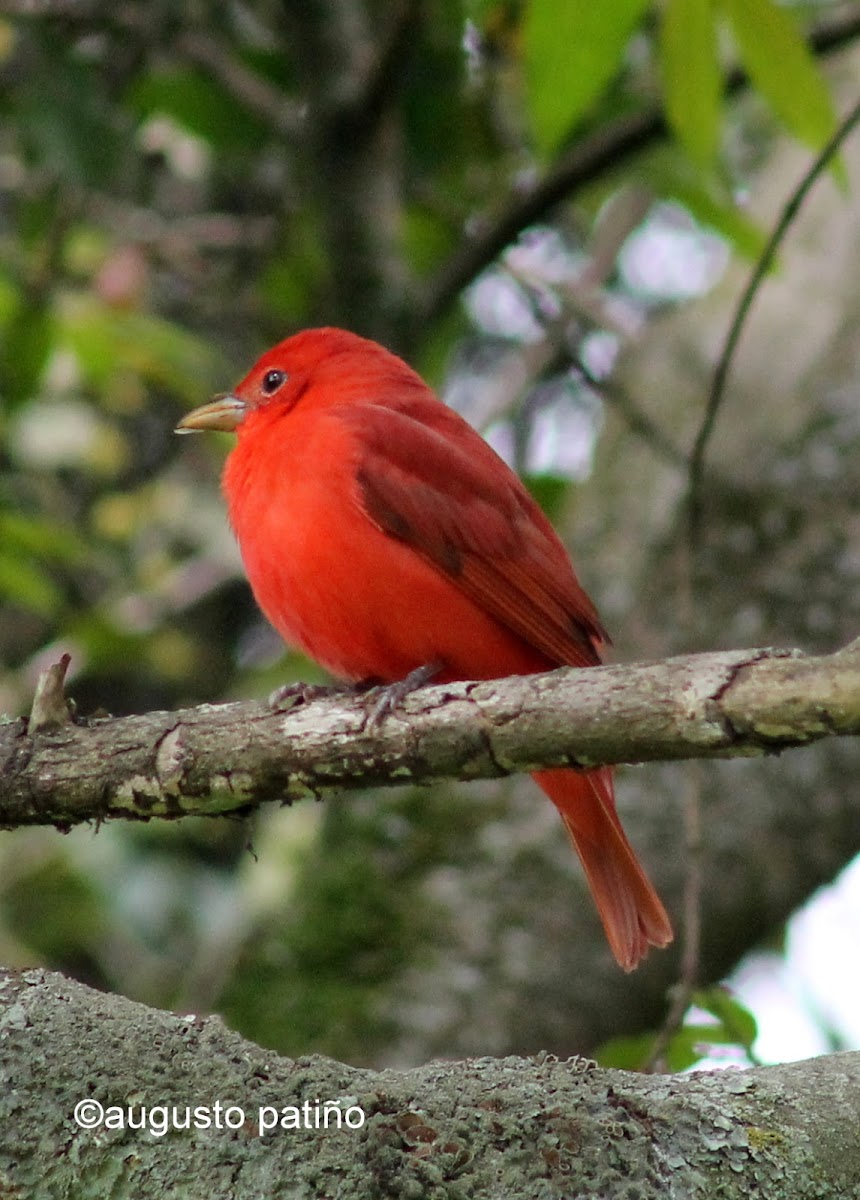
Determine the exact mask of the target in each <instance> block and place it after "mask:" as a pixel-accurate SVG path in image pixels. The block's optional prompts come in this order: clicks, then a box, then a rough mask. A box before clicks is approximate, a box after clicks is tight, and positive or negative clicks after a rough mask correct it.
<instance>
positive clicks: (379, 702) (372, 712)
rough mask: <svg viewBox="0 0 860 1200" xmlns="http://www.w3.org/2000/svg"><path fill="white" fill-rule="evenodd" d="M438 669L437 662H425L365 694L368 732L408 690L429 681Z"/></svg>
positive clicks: (380, 722) (392, 708) (389, 712)
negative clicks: (403, 675)
mask: <svg viewBox="0 0 860 1200" xmlns="http://www.w3.org/2000/svg"><path fill="white" fill-rule="evenodd" d="M440 670H441V667H440V665H439V663H435V662H434V663H425V665H424V666H422V667H416V668H415V670H414V671H410V672H409V674H408V675H407V676H406V677H405V678H403V679H398V680H396V682H394V683H386V684H381V685H380V686H378V687H375V688H373V689H372V690H371V691H370V692H369V693H368V696H367V701H368V713H367V722H366V725H365V728H366V729H367V730H368V732H371V733H372V732H374V731H375V730H377V729H378V728H379V726H380V725H381V724H382V722H383V721H384V720H385V718H386V717H387V716H389V715H390V714H391V713H392V712H393V711H394V710H395V709H396V708H398V707H399V706H400V704H401V703H402V702H403V701H404V700H405V699H406V697H407V696H408V695H409V693H410V692H414V691H416V690H417V689H418V688H420V687H423V686H424V684H425V683H429V682H430V681H431V679H433V677H434V676H435V675H438V674H439V671H440Z"/></svg>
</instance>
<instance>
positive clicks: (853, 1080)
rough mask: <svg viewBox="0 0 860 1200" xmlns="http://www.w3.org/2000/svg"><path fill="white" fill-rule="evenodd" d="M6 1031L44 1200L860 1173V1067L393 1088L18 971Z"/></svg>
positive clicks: (4, 1109) (554, 1075) (480, 1192)
mask: <svg viewBox="0 0 860 1200" xmlns="http://www.w3.org/2000/svg"><path fill="white" fill-rule="evenodd" d="M0 1028H2V1030H3V1036H2V1038H0V1080H2V1081H3V1083H4V1085H5V1086H3V1087H0V1172H2V1179H3V1183H4V1189H5V1190H6V1191H7V1192H8V1194H9V1195H12V1194H14V1195H16V1196H29V1197H33V1198H34V1200H35V1198H38V1197H46V1198H47V1197H54V1196H61V1195H62V1196H68V1195H74V1196H76V1197H80V1198H81V1200H86V1198H88V1197H102V1196H104V1195H106V1194H108V1192H109V1194H110V1195H111V1196H112V1197H114V1198H115V1200H123V1198H124V1197H127V1196H128V1197H130V1196H133V1197H134V1198H135V1200H149V1198H155V1197H158V1198H159V1200H160V1198H161V1197H163V1196H167V1195H171V1196H179V1195H192V1194H193V1195H201V1196H202V1195H205V1196H208V1197H212V1198H213V1200H217V1198H219V1197H222V1196H223V1197H227V1196H229V1197H231V1200H245V1198H246V1197H252V1196H253V1197H256V1196H262V1195H266V1196H269V1195H281V1194H283V1193H284V1189H286V1190H288V1191H289V1194H290V1195H291V1196H294V1197H296V1198H297V1200H303V1198H305V1197H313V1196H320V1195H326V1196H332V1197H335V1196H338V1197H340V1196H349V1197H350V1200H370V1198H371V1197H375V1198H378V1197H382V1196H386V1197H389V1198H390V1200H397V1198H398V1197H407V1196H418V1195H421V1196H430V1195H432V1196H434V1197H437V1198H438V1200H446V1198H447V1197H451V1200H454V1198H455V1197H465V1196H487V1197H492V1196H508V1197H537V1196H546V1197H555V1196H585V1195H589V1196H591V1195H600V1196H606V1197H621V1196H622V1195H623V1196H631V1197H632V1196H633V1195H634V1194H635V1195H636V1196H637V1197H640V1198H641V1200H651V1198H652V1197H653V1198H657V1197H662V1196H665V1195H667V1190H668V1193H671V1194H672V1195H678V1196H694V1195H695V1196H699V1195H702V1196H704V1195H709V1196H716V1195H720V1196H725V1197H727V1198H729V1197H734V1196H744V1195H753V1194H755V1195H766V1196H768V1197H769V1198H770V1200H784V1198H786V1197H792V1198H796V1197H800V1196H812V1195H813V1194H814V1195H815V1196H819V1197H848V1196H853V1195H856V1181H857V1179H858V1178H860V1149H859V1148H858V1146H860V1144H859V1143H858V1141H857V1137H856V1125H857V1106H858V1098H860V1054H840V1055H831V1056H828V1057H824V1058H818V1059H813V1060H811V1061H809V1062H801V1063H792V1064H790V1065H788V1066H778V1067H760V1068H755V1069H753V1070H749V1071H742V1072H738V1071H718V1072H712V1073H710V1074H708V1073H702V1074H696V1075H687V1076H653V1075H651V1076H647V1075H635V1074H633V1073H630V1072H622V1071H606V1070H600V1069H598V1068H597V1067H596V1065H595V1064H594V1063H593V1062H591V1061H590V1060H588V1059H583V1058H573V1059H569V1060H568V1061H566V1062H559V1061H558V1060H557V1059H555V1058H554V1057H552V1056H551V1055H543V1054H541V1055H538V1056H537V1057H535V1058H531V1059H520V1058H505V1059H501V1060H493V1059H489V1058H479V1059H467V1060H465V1061H463V1062H434V1063H430V1064H429V1065H427V1066H423V1067H418V1068H416V1069H413V1070H409V1071H394V1070H386V1071H380V1072H375V1071H371V1070H366V1069H358V1068H355V1067H350V1066H344V1065H342V1064H340V1063H336V1062H333V1061H332V1060H330V1059H326V1058H321V1057H313V1058H301V1059H297V1060H290V1059H282V1058H278V1057H277V1055H275V1054H273V1053H272V1052H271V1051H267V1050H263V1049H261V1048H260V1047H258V1046H254V1045H253V1044H251V1043H249V1042H246V1041H244V1040H243V1039H242V1038H241V1037H240V1036H239V1035H238V1034H236V1033H233V1032H231V1031H230V1030H227V1029H225V1027H224V1025H223V1024H222V1022H221V1021H220V1020H219V1019H218V1018H217V1017H210V1018H208V1019H203V1018H201V1017H199V1016H195V1015H194V1014H191V1015H187V1016H177V1015H175V1014H173V1013H164V1012H157V1011H155V1010H153V1009H149V1008H145V1007H144V1006H143V1005H140V1004H135V1003H132V1002H131V1001H130V1000H126V999H124V998H122V997H119V996H107V995H103V994H102V993H99V992H95V991H92V990H90V989H89V988H85V987H83V986H82V985H81V984H78V983H73V982H71V981H69V980H66V979H63V978H62V977H61V976H59V975H52V974H49V973H47V972H44V971H38V970H34V971H27V972H25V973H23V974H16V973H14V972H3V973H2V974H0ZM82 1101H89V1106H88V1107H87V1106H84V1107H80V1108H76V1106H79V1105H80V1104H81V1102H82ZM326 1101H330V1102H334V1103H333V1104H330V1105H329V1109H328V1111H329V1113H330V1114H331V1113H332V1112H333V1111H334V1110H336V1111H338V1112H339V1113H340V1114H341V1118H342V1124H341V1127H340V1128H337V1123H336V1119H335V1118H334V1117H332V1116H329V1118H328V1122H329V1123H328V1126H327V1127H326V1126H324V1125H323V1124H322V1116H323V1114H324V1113H325V1112H326V1106H325V1102H326ZM76 1111H77V1112H78V1114H79V1118H78V1120H76V1119H75V1116H74V1114H75V1112H76ZM100 1112H101V1113H102V1114H103V1116H104V1118H106V1119H104V1120H101V1121H100V1120H99V1113H100ZM344 1116H346V1117H347V1118H348V1119H349V1120H350V1121H351V1122H352V1127H349V1126H348V1125H347V1124H346V1123H345V1121H343V1117H344ZM87 1119H89V1120H90V1122H91V1123H90V1126H89V1127H88V1128H87V1127H85V1122H86V1120H87ZM281 1120H283V1121H284V1122H285V1124H284V1127H283V1128H280V1127H278V1124H277V1123H278V1122H279V1121H281ZM207 1121H208V1123H209V1124H208V1127H205V1126H206V1122H207ZM359 1122H360V1123H359ZM266 1124H268V1126H269V1132H268V1133H266V1134H265V1135H263V1136H261V1132H260V1131H261V1125H266Z"/></svg>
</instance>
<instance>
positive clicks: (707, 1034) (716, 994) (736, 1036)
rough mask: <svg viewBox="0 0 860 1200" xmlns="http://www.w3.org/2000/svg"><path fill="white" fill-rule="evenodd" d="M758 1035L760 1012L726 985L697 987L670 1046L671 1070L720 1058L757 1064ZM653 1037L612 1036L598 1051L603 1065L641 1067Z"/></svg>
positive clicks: (737, 1063)
mask: <svg viewBox="0 0 860 1200" xmlns="http://www.w3.org/2000/svg"><path fill="white" fill-rule="evenodd" d="M757 1037H758V1026H757V1024H756V1020H755V1017H754V1016H753V1015H752V1013H751V1012H750V1011H749V1010H748V1009H746V1008H745V1007H744V1006H743V1004H741V1003H740V1001H739V1000H738V999H737V998H736V997H735V996H733V995H732V994H731V992H729V991H728V989H726V988H724V987H712V988H707V989H704V990H701V991H698V992H696V993H695V994H694V996H693V1007H692V1008H691V1010H690V1012H689V1013H688V1014H687V1018H686V1020H685V1021H684V1023H683V1025H682V1026H681V1027H680V1029H677V1030H676V1031H675V1032H674V1033H673V1034H672V1036H671V1038H670V1039H669V1042H668V1044H667V1046H666V1050H665V1055H664V1058H665V1065H666V1069H667V1070H668V1071H689V1070H691V1069H692V1068H693V1067H695V1066H698V1065H699V1064H701V1063H702V1062H703V1060H705V1059H711V1060H714V1059H721V1060H722V1063H723V1064H724V1065H727V1064H729V1063H731V1065H733V1066H745V1067H746V1066H755V1065H756V1064H757V1063H758V1061H759V1060H758V1059H757V1057H756V1055H755V1051H754V1050H753V1043H754V1042H755V1040H756V1038H757ZM654 1041H655V1039H654V1036H653V1035H651V1034H641V1035H638V1036H636V1037H623V1038H613V1040H612V1041H610V1042H606V1043H605V1044H604V1045H603V1046H600V1047H599V1048H598V1049H597V1050H596V1051H595V1057H596V1058H597V1061H598V1062H599V1063H600V1065H601V1066H603V1067H615V1068H618V1069H619V1070H623V1071H637V1070H641V1069H642V1067H643V1066H644V1065H645V1064H646V1063H648V1062H649V1061H650V1059H651V1055H652V1051H653V1049H654Z"/></svg>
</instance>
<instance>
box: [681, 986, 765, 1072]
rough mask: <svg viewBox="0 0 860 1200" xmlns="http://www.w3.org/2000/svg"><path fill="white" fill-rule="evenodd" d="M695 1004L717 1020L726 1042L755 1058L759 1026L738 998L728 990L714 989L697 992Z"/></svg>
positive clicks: (722, 988) (694, 998) (694, 999)
mask: <svg viewBox="0 0 860 1200" xmlns="http://www.w3.org/2000/svg"><path fill="white" fill-rule="evenodd" d="M693 1003H694V1004H697V1005H698V1006H699V1008H703V1009H704V1010H705V1011H706V1012H709V1013H710V1014H711V1015H712V1016H714V1017H716V1018H717V1020H718V1021H719V1022H720V1024H721V1026H722V1029H723V1031H724V1033H725V1035H726V1041H728V1042H730V1043H732V1044H735V1045H738V1046H743V1048H744V1050H746V1052H747V1055H748V1056H749V1057H750V1058H752V1057H753V1055H752V1047H753V1043H754V1042H755V1040H756V1038H757V1037H758V1025H757V1023H756V1019H755V1017H754V1016H753V1014H752V1013H751V1012H750V1011H749V1009H748V1008H744V1006H743V1005H742V1004H741V1002H740V1001H739V1000H738V999H737V997H735V996H733V995H732V993H731V992H730V991H728V989H727V988H724V987H712V988H708V989H707V990H706V991H702V992H697V993H696V994H695V995H694V997H693ZM753 1061H755V1060H754V1059H753Z"/></svg>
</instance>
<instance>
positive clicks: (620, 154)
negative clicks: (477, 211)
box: [418, 8, 860, 323]
mask: <svg viewBox="0 0 860 1200" xmlns="http://www.w3.org/2000/svg"><path fill="white" fill-rule="evenodd" d="M858 34H860V10H858V9H857V8H849V9H848V10H847V11H846V12H840V13H838V14H836V16H834V17H832V18H831V19H828V20H826V21H821V22H820V23H817V24H816V25H815V27H814V28H813V29H812V31H811V32H810V35H809V44H810V46H811V48H812V49H813V50H814V51H815V52H816V53H817V54H821V55H825V54H829V53H832V52H833V51H835V50H838V49H839V48H840V47H842V46H844V45H846V44H848V43H849V42H851V41H853V40H854V39H855V38H856V37H857V36H858ZM748 84H749V79H748V77H747V75H746V74H745V72H743V71H741V70H740V69H738V68H735V69H734V70H732V71H730V72H729V75H728V77H727V79H726V85H725V93H726V95H727V96H731V95H734V94H736V93H737V92H739V91H741V90H743V88H745V87H747V85H748ZM666 134H667V126H666V121H665V117H664V115H663V112H662V109H661V108H660V107H659V106H657V105H655V106H654V107H652V108H645V109H638V110H637V111H636V112H632V113H624V114H623V115H622V116H620V117H618V118H616V119H615V120H614V121H610V122H607V123H605V124H604V125H602V126H600V127H599V128H598V129H596V130H595V131H594V132H593V133H592V134H591V135H589V136H587V137H583V138H579V139H577V140H576V142H575V143H574V144H573V145H571V146H570V148H569V149H567V150H565V151H563V152H562V154H561V155H560V156H559V158H558V159H557V160H556V162H555V163H553V164H552V165H551V166H550V167H549V169H548V170H547V171H546V173H545V174H544V175H542V176H541V177H540V178H538V179H537V180H536V181H535V182H534V183H533V184H531V185H530V186H527V187H524V188H521V189H520V190H518V191H516V192H514V193H513V194H512V195H510V196H509V197H508V198H507V200H506V202H505V203H504V205H503V206H501V207H499V208H497V209H496V210H495V211H494V212H492V213H487V214H486V215H485V217H484V219H483V220H482V221H481V220H473V221H472V222H471V224H472V227H473V228H474V229H475V231H476V232H475V233H474V235H473V236H472V238H471V239H469V240H464V241H463V243H462V245H461V246H459V247H458V249H457V250H456V251H455V253H454V254H452V255H451V257H450V258H449V260H448V261H447V262H446V263H444V264H443V266H442V267H441V268H440V270H439V271H438V273H437V275H436V277H435V278H434V279H432V280H431V281H430V283H429V285H428V287H427V289H426V291H425V293H424V295H423V296H422V297H421V298H420V299H419V302H418V308H419V312H418V321H419V323H421V322H432V321H434V320H436V319H437V318H438V317H439V316H440V315H441V314H442V313H444V312H445V311H446V309H447V308H448V306H449V305H450V304H451V303H453V301H454V300H455V299H456V297H457V296H458V295H459V294H460V293H461V292H462V291H463V289H464V288H465V287H467V286H468V284H470V283H471V282H472V281H473V280H474V279H476V278H477V276H478V275H479V274H480V273H481V271H483V270H484V269H485V268H486V267H488V266H489V265H490V264H491V263H492V262H494V260H495V259H496V258H498V256H499V255H500V254H501V252H502V251H503V250H504V249H505V248H506V247H507V246H509V245H510V244H511V242H513V241H515V240H516V238H517V237H518V236H519V234H520V233H522V231H523V230H524V229H526V228H528V226H529V225H533V224H534V223H535V222H536V221H540V220H544V219H546V217H547V216H548V215H549V214H550V213H551V212H552V210H553V209H554V208H555V207H556V205H558V204H560V203H561V202H562V201H563V200H567V199H569V197H570V196H572V195H573V194H574V193H575V192H576V191H577V189H578V188H581V187H584V186H585V185H586V184H588V183H592V182H593V181H594V180H595V179H598V178H600V176H601V175H602V174H603V173H604V172H605V171H607V170H610V169H617V168H618V166H619V164H620V162H621V161H622V160H624V159H627V158H630V156H631V155H633V154H637V153H639V152H640V151H642V150H645V149H646V148H647V147H648V146H651V145H654V144H655V143H656V142H658V141H660V139H661V138H665V137H666Z"/></svg>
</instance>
